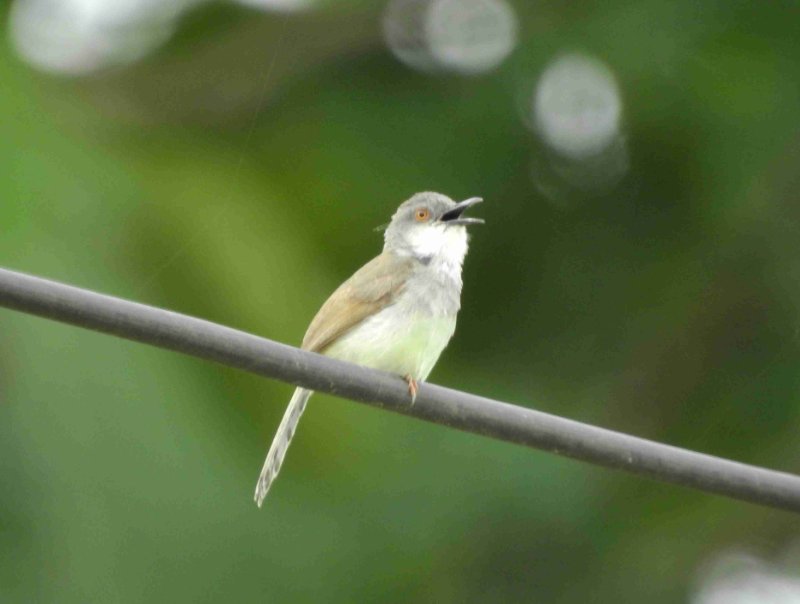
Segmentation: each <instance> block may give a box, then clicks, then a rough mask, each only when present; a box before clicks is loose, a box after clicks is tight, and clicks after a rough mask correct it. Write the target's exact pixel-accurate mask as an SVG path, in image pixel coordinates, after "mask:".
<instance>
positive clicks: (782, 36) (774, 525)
mask: <svg viewBox="0 0 800 604" xmlns="http://www.w3.org/2000/svg"><path fill="white" fill-rule="evenodd" d="M514 6H515V9H516V10H517V13H518V16H519V17H520V40H519V46H518V48H517V49H516V51H515V52H514V54H513V55H512V56H511V57H510V58H509V60H507V61H506V62H505V64H504V65H503V66H502V67H501V68H500V69H499V70H497V71H496V72H494V73H492V74H489V75H486V76H482V77H477V78H469V79H465V78H458V77H453V76H444V75H442V76H436V77H434V76H428V75H420V74H418V73H414V72H413V71H410V70H409V69H407V68H406V67H404V66H403V65H401V64H399V63H398V62H396V61H395V60H394V59H393V58H392V57H391V55H389V53H388V52H387V51H386V50H385V48H384V47H383V46H382V43H381V40H380V28H379V17H380V10H381V8H382V3H380V2H377V3H371V2H350V3H345V4H337V3H335V2H328V3H326V4H324V5H323V7H322V8H320V9H318V10H317V11H311V12H308V13H300V14H296V15H290V16H285V15H279V14H264V13H258V12H255V11H248V10H245V9H238V8H233V7H224V6H218V5H210V6H205V7H202V8H198V9H196V10H194V11H193V12H192V13H190V14H189V15H187V17H186V18H185V19H184V21H183V22H182V24H181V29H180V31H179V32H178V35H177V37H176V38H174V39H173V40H172V41H171V42H170V43H169V44H168V45H167V46H166V47H165V48H163V49H161V50H160V51H158V52H157V53H156V54H155V55H152V56H150V57H148V58H146V59H145V60H143V61H141V62H139V63H137V64H135V65H132V66H130V67H126V68H120V69H117V70H112V71H109V72H106V73H102V74H99V75H96V76H93V77H88V78H82V79H74V80H71V79H66V78H58V77H53V76H48V75H43V74H39V73H36V72H35V71H33V70H32V69H31V68H29V67H27V66H25V65H24V64H23V63H21V62H20V61H19V60H18V59H17V58H16V57H15V56H14V55H13V53H12V52H11V51H10V50H9V49H8V47H7V45H6V46H5V47H4V48H3V49H2V50H0V81H2V89H0V112H1V114H2V116H3V119H2V121H0V165H2V177H0V200H2V203H0V220H2V224H3V237H1V238H0V258H1V260H0V263H2V265H3V266H6V267H9V268H13V269H16V270H21V271H25V272H29V273H33V274H39V275H43V276H46V277H50V278H55V279H58V280H61V281H64V282H68V283H74V284H76V285H80V286H84V287H88V288H91V289H95V290H99V291H104V292H108V293H111V294H115V295H120V296H123V297H128V298H131V299H136V300H139V301H142V302H146V303H151V304H156V305H160V306H163V307H167V308H171V309H174V310H177V311H180V312H185V313H190V314H193V315H197V316H201V317H204V318H207V319H210V320H212V321H218V322H221V323H224V324H227V325H231V326H234V327H237V328H241V329H244V330H248V331H252V332H255V333H258V334H262V335H264V336H267V337H270V338H274V339H277V340H280V341H284V342H290V343H297V342H299V341H300V339H301V337H302V334H303V331H304V329H305V326H306V324H307V322H308V321H309V319H310V318H311V317H312V316H313V314H314V312H315V311H316V309H317V307H318V306H319V304H320V303H321V302H322V301H323V300H324V299H325V297H326V296H327V294H328V293H329V292H330V291H331V290H332V289H333V288H334V287H335V286H336V284H337V283H338V282H340V281H341V280H343V279H344V278H346V277H347V276H348V275H349V274H350V273H351V272H352V271H353V270H355V268H357V267H358V266H359V265H360V264H361V263H363V262H365V261H366V260H368V259H369V258H370V257H371V256H372V255H374V254H376V253H377V251H378V250H379V248H380V245H381V238H380V234H379V233H378V232H375V231H374V230H373V229H374V227H376V226H378V225H380V224H382V223H384V222H386V220H387V218H388V216H389V215H390V213H391V212H392V211H393V209H394V208H395V206H396V205H397V204H398V203H399V202H400V201H401V200H403V199H405V198H406V197H408V196H409V195H410V194H411V193H413V192H415V191H418V190H438V191H442V192H444V193H447V194H449V195H451V196H452V197H455V198H463V197H466V196H471V195H482V196H483V197H484V198H485V199H486V200H487V203H486V204H484V205H483V206H482V207H481V212H480V214H481V215H482V216H483V217H485V218H486V220H487V225H486V227H485V228H481V229H476V230H475V231H474V233H473V238H472V249H471V252H470V255H469V257H468V259H467V263H466V267H465V289H464V303H463V310H462V313H461V316H460V319H459V330H458V333H457V336H456V337H455V339H454V340H453V342H452V343H451V345H450V347H449V349H448V350H447V352H446V353H445V355H443V358H442V360H441V361H440V363H439V366H438V367H437V369H436V370H435V371H434V374H433V376H432V379H433V380H434V381H436V382H439V383H443V384H446V385H449V386H453V387H456V388H460V389H464V390H468V391H473V392H477V393H480V394H484V395H487V396H490V397H492V398H496V399H501V400H508V401H512V402H515V403H518V404H521V405H527V406H531V407H536V408H538V409H542V410H545V411H549V412H553V413H558V414H562V415H565V416H568V417H571V418H574V419H578V420H582V421H587V422H591V423H596V424H599V425H602V426H606V427H610V428H615V429H619V430H623V431H629V432H632V433H635V434H637V435H640V436H643V437H647V438H652V439H656V440H660V441H665V442H669V443H672V444H675V445H679V446H684V447H690V448H693V449H698V450H701V451H705V452H709V453H713V454H717V455H722V456H728V457H731V458H734V459H737V460H741V461H746V462H750V463H757V464H764V465H767V466H770V467H774V468H779V469H783V470H786V471H792V472H800V449H799V448H798V447H799V445H798V439H797V434H798V430H800V340H799V339H798V331H799V330H798V319H799V318H800V313H798V310H797V309H798V305H797V300H798V298H799V297H800V278H799V277H800V237H798V234H797V230H798V228H797V224H798V221H799V219H800V204H798V190H800V137H799V136H798V135H800V127H798V124H800V43H799V42H798V38H797V23H796V7H793V8H789V3H781V2H776V3H756V2H713V1H710V0H709V1H707V2H703V3H694V2H689V1H688V0H681V1H679V2H663V1H657V0H644V1H642V2H637V3H629V2H620V1H615V2H605V3H562V2H554V1H549V0H546V1H542V2H536V3H524V2H521V1H519V2H516V4H514ZM571 50H580V51H584V52H587V53H590V54H592V55H594V56H597V57H600V58H601V59H602V60H604V61H605V62H606V63H607V64H608V65H609V66H610V67H611V68H612V69H613V70H614V72H615V74H616V77H617V79H618V81H619V84H620V88H621V90H622V95H623V102H624V108H625V109H624V123H625V133H624V134H625V140H626V144H627V146H628V149H629V153H630V169H629V172H628V173H627V175H626V176H625V178H624V179H623V180H622V181H621V182H620V183H619V184H618V185H617V186H615V187H614V188H613V190H609V191H605V192H603V193H597V194H589V193H586V194H582V195H577V196H576V195H574V194H571V195H569V196H568V197H564V198H563V199H560V198H558V196H556V198H553V197H550V198H548V197H547V196H545V195H543V194H542V193H541V192H540V190H539V189H538V188H537V186H536V183H535V182H533V180H532V178H531V172H532V170H531V164H532V161H534V158H535V157H536V145H537V143H536V140H535V137H534V136H533V135H532V133H531V132H530V130H529V129H528V128H527V127H526V126H525V122H526V118H525V117H524V114H525V113H526V112H527V111H528V110H529V106H530V96H531V94H532V92H533V87H534V85H535V82H536V77H537V75H538V74H539V73H540V71H541V69H542V68H543V66H544V65H545V64H546V63H547V61H549V60H550V59H552V57H553V56H555V55H557V54H558V53H560V52H564V51H571ZM0 341H1V342H2V348H0V403H2V404H0V482H1V483H2V484H3V485H4V488H3V489H2V494H0V601H2V602H60V603H63V602H87V601H93V602H137V601H144V602H162V601H176V602H217V601H219V600H221V599H225V600H228V601H232V602H240V601H246V600H250V601H253V600H256V601H262V600H263V601H270V602H290V601H291V602H293V601H297V602H308V601H315V602H337V601H342V602H354V601H355V602H372V601H390V602H486V601H490V602H509V601H519V602H523V601H524V602H556V603H559V602H563V603H569V602H589V601H592V602H613V601H621V602H636V601H642V600H644V599H647V601H649V602H651V603H653V604H656V603H660V602H665V603H667V602H678V601H688V600H690V599H691V594H692V593H693V589H694V586H695V585H696V581H697V580H698V572H699V571H698V569H699V568H701V567H702V564H703V563H704V561H705V560H707V559H708V558H709V557H710V556H712V555H714V554H715V552H717V551H719V550H724V549H726V548H734V547H735V548H742V549H745V550H748V551H751V552H754V553H756V554H758V555H760V556H764V557H767V558H769V557H770V556H773V555H778V553H779V552H782V551H784V550H785V549H786V548H788V547H790V546H791V545H792V543H796V540H797V538H798V532H797V529H798V521H797V519H796V518H795V517H792V516H791V515H789V514H787V513H782V512H777V511H772V510H768V509H762V508H759V507H755V506H751V505H747V504H743V503H738V502H733V501H729V500H725V499H722V498H718V497H712V496H708V495H704V494H700V493H697V492H693V491H689V490H685V489H681V488H677V487H672V486H667V485H662V484H657V483H653V482H648V481H645V480H642V479H639V478H635V477H631V476H627V475H622V474H617V473H613V472H609V471H606V470H601V469H598V468H595V467H592V466H588V465H584V464H579V463H575V462H572V461H569V460H564V459H561V458H558V457H555V456H552V455H547V454H543V453H537V452H531V451H528V450H523V449H520V448H515V447H513V446H510V445H506V444H501V443H496V442H492V441H489V440H486V439H481V438H478V437H475V436H472V435H466V434H460V433H457V432H454V431H449V430H446V429H443V428H440V427H437V426H433V425H426V424H423V423H420V422H416V421H412V420H409V419H406V418H402V417H396V416H393V415H390V414H387V413H382V412H378V411H375V410H372V409H369V408H365V407H362V406H360V405H355V404H352V403H349V402H346V401H340V400H336V399H332V398H329V397H324V396H319V397H317V398H315V399H314V400H313V402H312V405H311V408H310V410H309V412H308V413H307V415H306V417H305V418H304V421H303V423H302V426H301V429H300V431H299V434H298V437H297V439H296V441H295V444H294V446H293V448H292V451H291V453H290V455H289V458H288V461H287V464H286V466H285V469H284V471H283V474H282V476H281V478H280V480H279V481H278V483H277V486H276V487H275V489H274V490H273V492H271V493H270V496H269V498H268V500H267V502H266V504H265V508H264V509H262V510H261V511H259V510H258V509H257V508H256V507H255V505H254V504H253V502H252V500H251V493H252V490H253V487H254V481H255V479H256V476H257V474H258V470H259V468H260V466H261V463H262V459H263V456H264V454H265V453H266V449H267V446H268V443H269V441H270V439H271V437H272V434H273V431H274V428H275V426H276V425H277V423H278V421H279V418H280V416H281V414H282V413H283V409H284V404H285V402H287V401H288V398H289V395H290V392H291V388H290V387H289V386H287V385H284V384H280V383H275V382H269V381H266V380H262V379H258V378H255V377H253V376H249V375H243V374H241V373H239V372H236V371H233V370H228V369H225V368H221V367H217V366H215V365H211V364H208V363H203V362H200V361H196V360H193V359H188V358H184V357H180V356H178V355H175V354H172V353H168V352H164V351H159V350H156V349H153V348H148V347H143V346H140V345H137V344H132V343H129V342H125V341H122V340H117V339H113V338H109V337H106V336H102V335H98V334H93V333H89V332H85V331H81V330H78V329H74V328H71V327H67V326H62V325H58V324H55V323H51V322H47V321H43V320H41V319H37V318H33V317H28V316H25V315H22V314H18V313H12V312H8V311H2V312H0Z"/></svg>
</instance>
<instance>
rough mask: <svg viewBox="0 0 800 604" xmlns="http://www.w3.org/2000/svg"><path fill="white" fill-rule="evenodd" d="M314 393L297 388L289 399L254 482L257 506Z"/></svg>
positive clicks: (277, 469)
mask: <svg viewBox="0 0 800 604" xmlns="http://www.w3.org/2000/svg"><path fill="white" fill-rule="evenodd" d="M312 394H314V391H313V390H306V389H305V388H298V389H297V390H295V391H294V394H293V395H292V400H290V401H289V406H288V407H286V413H284V414H283V419H282V420H281V425H280V426H278V431H277V432H276V433H275V438H273V439H272V445H271V446H270V448H269V453H267V459H266V461H264V467H263V468H262V470H261V475H260V476H259V477H258V483H257V484H256V494H255V500H256V504H258V507H261V503H262V502H263V501H264V497H266V496H267V492H268V491H269V487H270V486H271V485H272V482H273V481H274V480H275V477H276V476H278V472H279V471H280V469H281V464H282V463H283V458H284V456H285V455H286V449H288V448H289V443H290V442H292V437H293V436H294V431H295V428H297V423H298V422H299V421H300V416H301V415H303V411H305V408H306V403H307V402H308V399H309V398H311V395H312Z"/></svg>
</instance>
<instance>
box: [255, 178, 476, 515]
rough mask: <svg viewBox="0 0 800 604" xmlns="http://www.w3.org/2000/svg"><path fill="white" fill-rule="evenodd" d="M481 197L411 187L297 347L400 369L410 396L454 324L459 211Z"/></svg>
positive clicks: (267, 471)
mask: <svg viewBox="0 0 800 604" xmlns="http://www.w3.org/2000/svg"><path fill="white" fill-rule="evenodd" d="M481 201H483V200H482V199H481V198H480V197H471V198H469V199H467V200H465V201H462V202H460V203H456V202H455V201H453V200H452V199H450V198H449V197H447V196H445V195H442V194H440V193H430V192H426V193H417V194H416V195H414V196H412V197H411V198H410V199H408V200H406V201H404V202H403V203H402V204H400V207H399V208H397V211H396V212H395V213H394V216H392V220H391V222H390V223H389V225H388V226H387V227H386V231H385V232H384V246H383V252H382V253H381V254H380V255H379V256H377V257H375V258H373V259H372V260H370V261H369V262H368V263H367V264H365V265H364V266H362V267H361V268H360V269H359V270H358V271H356V273H355V274H353V276H352V277H350V278H349V279H348V280H347V281H345V282H344V283H342V285H340V286H339V288H338V289H337V290H336V291H335V292H333V294H331V297H330V298H328V300H327V301H326V302H325V304H323V305H322V308H320V309H319V312H318V313H317V316H315V317H314V320H313V321H311V325H309V327H308V331H307V332H306V335H305V337H304V338H303V344H302V348H303V349H304V350H310V351H311V352H318V353H321V354H324V355H326V356H329V357H332V358H334V359H340V360H342V361H350V362H352V363H357V364H359V365H364V366H366V367H371V368H373V369H382V370H384V371H388V372H391V373H396V374H397V375H399V376H402V377H403V379H404V380H405V381H406V383H407V384H408V392H409V394H410V395H411V401H412V403H413V401H414V399H415V398H416V396H417V389H418V382H420V381H423V380H425V379H426V378H427V377H428V374H430V372H431V370H432V369H433V366H434V365H435V364H436V361H437V360H438V359H439V355H440V354H442V351H443V350H444V348H445V346H447V343H448V342H449V341H450V338H451V337H452V335H453V332H454V331H455V328H456V315H457V314H458V310H459V308H460V307H461V266H462V264H463V263H464V257H465V256H466V254H467V229H466V227H467V225H470V224H482V223H483V220H481V219H480V218H467V217H465V216H464V211H465V210H466V209H467V208H469V207H471V206H473V205H475V204H476V203H480V202H481ZM312 394H313V391H312V390H306V389H305V388H297V389H296V390H295V391H294V395H293V396H292V399H291V401H289V406H288V407H287V408H286V413H284V415H283V419H282V420H281V423H280V425H279V426H278V431H277V433H276V434H275V438H274V439H273V441H272V445H271V446H270V448H269V453H268V454H267V459H266V461H265V462H264V468H263V469H262V470H261V475H260V476H259V477H258V483H257V484H256V492H255V501H256V503H257V504H258V507H261V503H262V502H263V501H264V497H266V496H267V492H268V491H269V488H270V486H271V485H272V482H273V481H274V480H275V477H276V476H277V475H278V471H279V470H280V468H281V463H283V458H284V456H285V455H286V449H287V448H288V447H289V443H290V442H291V441H292V436H294V432H295V428H297V423H298V422H299V421H300V416H301V415H302V413H303V411H304V410H305V407H306V403H307V402H308V399H309V398H310V397H311V395H312Z"/></svg>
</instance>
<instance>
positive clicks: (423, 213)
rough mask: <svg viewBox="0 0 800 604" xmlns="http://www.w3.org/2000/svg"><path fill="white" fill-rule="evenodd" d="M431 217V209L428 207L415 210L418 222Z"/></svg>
mask: <svg viewBox="0 0 800 604" xmlns="http://www.w3.org/2000/svg"><path fill="white" fill-rule="evenodd" d="M430 217H431V211H430V210H429V209H428V208H417V209H416V210H415V211H414V218H415V219H416V221H417V222H425V221H426V220H428V218H430Z"/></svg>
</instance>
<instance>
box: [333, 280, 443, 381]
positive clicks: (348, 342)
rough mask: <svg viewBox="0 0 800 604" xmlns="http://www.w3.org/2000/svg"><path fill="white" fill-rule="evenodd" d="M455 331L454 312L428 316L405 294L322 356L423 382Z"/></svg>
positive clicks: (427, 313) (423, 309)
mask: <svg viewBox="0 0 800 604" xmlns="http://www.w3.org/2000/svg"><path fill="white" fill-rule="evenodd" d="M455 327H456V313H455V312H452V313H447V314H431V313H430V312H427V309H426V308H425V307H424V306H421V305H420V304H419V303H418V302H417V301H415V300H412V299H409V298H408V296H407V293H406V294H404V295H402V296H401V297H400V299H399V300H398V301H397V302H396V303H395V304H392V305H391V306H388V307H386V308H384V309H383V310H381V311H380V312H378V313H376V314H374V315H372V316H371V317H369V318H368V319H365V320H364V321H362V322H361V323H360V324H359V325H357V326H356V327H354V328H353V329H352V330H350V331H349V332H348V333H346V334H344V335H343V336H342V337H340V338H339V339H338V340H337V341H336V342H335V343H334V344H332V345H331V346H330V347H329V348H328V349H327V350H326V351H325V354H326V355H328V356H331V357H333V358H337V359H341V360H343V361H350V362H352V363H357V364H359V365H364V366H366V367H372V368H373V369H381V370H383V371H389V372H391V373H396V374H398V375H410V376H411V377H413V378H414V379H417V380H424V379H425V378H427V377H428V374H430V372H431V370H432V369H433V366H434V365H435V364H436V361H437V360H438V359H439V355H441V353H442V351H443V350H444V348H445V347H446V346H447V343H448V342H449V341H450V338H451V337H452V336H453V332H454V331H455Z"/></svg>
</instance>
